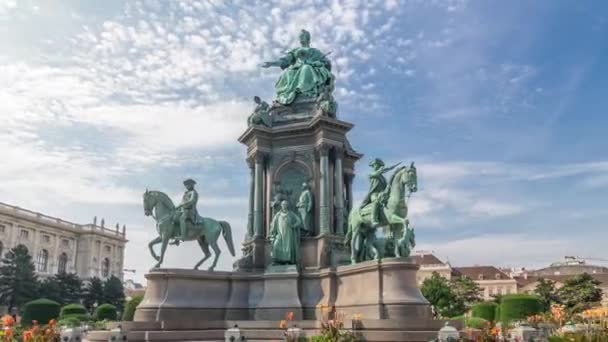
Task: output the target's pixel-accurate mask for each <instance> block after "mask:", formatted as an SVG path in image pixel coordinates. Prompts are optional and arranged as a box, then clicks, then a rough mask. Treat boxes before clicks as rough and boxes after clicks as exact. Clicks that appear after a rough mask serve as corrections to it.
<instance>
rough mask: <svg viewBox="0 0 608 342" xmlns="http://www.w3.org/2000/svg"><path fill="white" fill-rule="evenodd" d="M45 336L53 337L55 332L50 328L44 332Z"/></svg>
mask: <svg viewBox="0 0 608 342" xmlns="http://www.w3.org/2000/svg"><path fill="white" fill-rule="evenodd" d="M44 335H46V336H51V335H53V330H51V329H50V328H47V329H46V330H45V331H44Z"/></svg>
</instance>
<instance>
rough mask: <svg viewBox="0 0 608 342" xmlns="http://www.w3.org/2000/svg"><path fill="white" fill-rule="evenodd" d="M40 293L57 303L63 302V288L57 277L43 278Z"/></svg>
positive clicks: (41, 295)
mask: <svg viewBox="0 0 608 342" xmlns="http://www.w3.org/2000/svg"><path fill="white" fill-rule="evenodd" d="M38 294H39V295H40V297H42V298H46V299H49V300H52V301H55V302H57V303H62V300H61V288H60V286H59V283H57V279H55V277H50V278H46V279H44V280H42V281H41V282H40V285H39V290H38Z"/></svg>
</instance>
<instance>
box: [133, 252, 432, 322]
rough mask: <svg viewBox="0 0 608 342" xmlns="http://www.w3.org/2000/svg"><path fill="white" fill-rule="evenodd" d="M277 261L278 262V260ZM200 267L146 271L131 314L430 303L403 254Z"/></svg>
mask: <svg viewBox="0 0 608 342" xmlns="http://www.w3.org/2000/svg"><path fill="white" fill-rule="evenodd" d="M283 268H284V267H283ZM287 268H288V269H282V270H278V269H277V267H276V266H271V267H269V268H268V269H267V270H266V271H265V272H208V271H193V270H177V269H159V270H155V271H152V272H151V273H149V274H147V275H146V278H147V279H148V288H147V290H146V294H145V296H144V300H143V301H142V303H141V304H140V306H139V307H138V308H137V310H136V312H135V321H143V322H150V321H172V320H180V319H183V316H184V315H185V314H187V315H188V316H189V317H190V318H193V319H201V320H218V321H219V320H280V319H283V318H284V316H285V314H286V313H287V312H290V311H291V312H293V313H294V315H295V317H296V319H311V320H314V319H320V318H321V315H320V312H318V310H317V307H318V305H320V304H324V305H327V306H329V307H335V309H336V311H337V312H344V313H345V314H346V315H347V316H351V317H352V315H354V314H362V315H363V317H366V318H370V319H414V318H416V319H429V318H430V317H431V316H430V307H429V305H428V302H427V301H426V300H425V299H424V297H423V296H422V294H421V293H420V290H419V289H418V287H417V286H416V271H417V269H418V266H417V265H416V264H414V263H412V262H411V261H410V260H409V259H384V260H382V261H369V262H364V263H360V264H356V265H348V266H339V267H335V268H325V269H321V270H304V271H298V270H297V269H296V268H295V267H293V266H288V267H287Z"/></svg>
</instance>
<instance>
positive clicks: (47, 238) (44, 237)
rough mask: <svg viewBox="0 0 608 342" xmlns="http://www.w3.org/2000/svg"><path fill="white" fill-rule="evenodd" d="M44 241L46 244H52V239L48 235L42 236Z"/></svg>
mask: <svg viewBox="0 0 608 342" xmlns="http://www.w3.org/2000/svg"><path fill="white" fill-rule="evenodd" d="M42 241H44V242H45V243H49V242H51V237H50V236H48V235H42Z"/></svg>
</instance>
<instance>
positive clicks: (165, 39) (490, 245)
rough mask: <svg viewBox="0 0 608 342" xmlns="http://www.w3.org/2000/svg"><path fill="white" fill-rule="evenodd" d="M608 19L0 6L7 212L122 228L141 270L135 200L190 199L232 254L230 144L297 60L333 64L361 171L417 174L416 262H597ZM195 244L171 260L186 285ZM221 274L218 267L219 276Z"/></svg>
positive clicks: (234, 156) (561, 13)
mask: <svg viewBox="0 0 608 342" xmlns="http://www.w3.org/2000/svg"><path fill="white" fill-rule="evenodd" d="M605 13H608V4H607V3H605V2H603V1H589V2H572V1H535V2H529V1H509V2H506V1H503V2H498V1H492V2H491V1H464V0H461V1H440V0H436V1H369V0H368V1H355V0H353V1H329V2H323V1H313V0H310V1H305V0H303V1H298V2H292V1H261V0H260V1H245V0H243V1H226V2H222V1H193V2H188V1H174V2H164V1H129V2H121V1H103V2H99V1H75V0H73V1H23V0H19V1H11V0H9V1H7V0H0V46H1V47H2V48H0V151H1V155H2V156H1V157H2V158H1V160H2V164H1V167H0V201H3V202H8V203H11V204H15V205H19V206H22V207H26V208H30V209H33V210H37V211H42V212H44V213H47V214H51V215H56V216H60V217H62V218H65V219H69V220H73V221H76V222H81V223H85V222H90V221H91V220H92V217H93V216H95V215H97V216H98V217H105V219H106V222H108V223H110V225H112V226H113V225H114V222H120V223H121V225H122V224H123V223H124V224H126V225H127V227H128V235H129V239H130V240H131V242H130V244H129V247H128V249H127V260H126V264H127V265H126V266H127V267H129V268H135V269H137V270H138V273H137V274H136V276H135V277H136V278H138V279H141V278H142V277H143V273H145V270H146V269H147V268H148V267H149V266H150V265H151V264H152V259H151V258H150V257H149V256H148V252H147V250H146V248H147V241H148V240H150V239H152V238H153V235H154V234H153V230H154V228H153V227H154V225H153V222H152V221H151V219H149V218H146V217H144V216H143V210H142V208H141V194H142V192H143V191H144V189H145V188H146V187H148V188H150V189H158V190H162V191H165V192H168V193H170V194H171V196H172V197H173V198H174V200H175V201H177V200H178V199H179V195H180V193H181V191H182V188H181V180H182V179H184V178H186V177H193V178H195V179H197V180H198V183H199V191H200V193H201V201H199V211H200V212H201V213H203V214H204V215H208V216H212V217H217V218H224V219H227V220H229V221H230V222H231V223H232V225H233V227H234V229H235V230H236V233H235V239H236V241H237V243H238V242H240V241H241V240H242V236H243V230H244V225H245V221H246V210H247V190H248V179H247V167H246V164H245V162H244V157H245V150H244V147H243V146H241V145H239V143H238V142H237V141H236V139H237V137H238V136H239V134H240V133H241V132H242V131H243V130H244V129H245V120H246V117H247V116H248V114H249V113H250V112H251V110H252V108H253V106H252V104H253V102H252V97H253V96H254V95H260V96H261V97H262V98H264V99H266V100H267V101H269V102H270V100H272V99H273V96H274V95H273V90H274V89H273V84H274V81H275V79H276V77H277V75H278V70H265V69H260V68H259V67H258V65H259V63H261V62H262V61H265V60H269V59H273V58H276V57H278V56H279V55H280V54H281V52H282V51H284V50H285V49H287V48H289V47H293V46H295V45H296V41H297V32H298V31H299V30H300V29H302V28H305V29H307V30H309V31H311V33H312V45H313V46H315V47H318V48H320V49H321V50H323V51H327V52H329V51H331V55H330V57H331V59H332V62H333V65H334V71H335V74H336V77H337V89H336V98H337V100H338V102H339V113H338V115H339V117H340V118H341V119H343V120H347V121H351V122H353V123H355V124H356V127H355V129H354V130H353V131H352V133H351V134H350V139H351V142H352V144H353V146H354V147H355V148H356V149H357V150H359V151H360V152H362V153H364V154H365V157H364V160H363V161H362V162H361V163H360V164H359V165H358V169H357V171H358V177H357V178H356V182H355V194H356V196H358V198H360V197H362V196H363V194H364V192H365V191H366V188H367V184H366V176H365V173H366V171H367V161H368V160H369V159H371V158H373V157H376V156H378V157H382V158H384V159H386V160H389V161H406V162H407V161H410V160H415V161H416V162H417V164H418V170H419V175H420V192H419V193H416V194H415V195H414V196H412V198H411V201H410V205H411V208H412V209H411V210H412V212H411V219H412V221H413V223H414V225H415V226H416V228H417V239H418V244H419V246H418V247H419V248H420V249H424V250H433V251H435V253H436V254H437V255H439V256H440V257H442V258H444V259H449V260H450V262H452V264H454V265H470V264H496V265H501V266H528V267H538V266H542V265H545V264H547V263H549V262H552V261H556V260H558V259H560V258H561V257H562V256H564V255H579V256H586V257H596V258H608V254H607V253H606V251H605V248H603V247H604V245H605V241H606V240H607V238H608V233H607V232H606V231H607V229H606V228H608V227H607V226H606V222H607V221H608V211H607V210H606V203H608V201H607V195H606V190H608V152H606V151H607V150H608V139H606V138H605V131H606V128H608V116H607V115H606V114H607V113H606V111H607V109H608V97H607V96H606V94H607V89H608V80H607V78H606V77H605V76H606V75H607V74H608V58H607V56H608V17H607V16H606V15H605ZM198 253H199V252H198V250H197V248H196V247H195V246H194V245H191V246H187V247H185V248H184V249H182V250H178V249H176V248H172V249H170V250H169V252H168V258H169V259H168V265H169V266H183V267H189V266H191V265H190V262H184V261H183V260H184V259H185V258H184V257H185V256H190V255H195V256H197V255H198ZM231 263H232V260H231V259H230V258H229V257H228V256H227V255H224V256H223V257H222V261H221V263H220V264H221V266H222V267H223V268H224V269H226V268H229V267H230V265H231Z"/></svg>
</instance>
